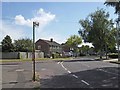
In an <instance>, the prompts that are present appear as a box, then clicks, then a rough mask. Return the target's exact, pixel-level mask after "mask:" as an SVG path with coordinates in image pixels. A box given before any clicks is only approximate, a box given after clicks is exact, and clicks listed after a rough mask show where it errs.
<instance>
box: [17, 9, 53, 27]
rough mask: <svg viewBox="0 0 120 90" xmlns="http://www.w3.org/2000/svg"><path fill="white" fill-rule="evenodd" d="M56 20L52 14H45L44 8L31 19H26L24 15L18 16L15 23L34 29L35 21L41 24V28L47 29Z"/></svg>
mask: <svg viewBox="0 0 120 90" xmlns="http://www.w3.org/2000/svg"><path fill="white" fill-rule="evenodd" d="M54 19H55V15H54V14H51V13H50V12H45V11H44V10H43V9H42V8H40V9H39V10H38V11H37V12H36V14H35V16H34V17H33V18H31V19H25V18H24V16H22V15H16V17H15V23H16V24H18V25H25V26H28V27H32V23H33V21H37V22H39V28H40V29H41V28H43V27H45V26H46V25H47V24H48V23H49V22H51V21H52V20H54Z"/></svg>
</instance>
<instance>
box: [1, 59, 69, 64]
mask: <svg viewBox="0 0 120 90" xmlns="http://www.w3.org/2000/svg"><path fill="white" fill-rule="evenodd" d="M70 59H71V58H54V59H52V58H37V59H35V60H36V61H42V60H70ZM25 61H32V59H0V63H2V62H25Z"/></svg>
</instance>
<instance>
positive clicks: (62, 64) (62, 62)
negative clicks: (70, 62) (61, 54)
mask: <svg viewBox="0 0 120 90" xmlns="http://www.w3.org/2000/svg"><path fill="white" fill-rule="evenodd" d="M60 64H61V66H62V67H63V68H64V69H65V70H67V68H65V67H64V66H63V62H61V63H60Z"/></svg>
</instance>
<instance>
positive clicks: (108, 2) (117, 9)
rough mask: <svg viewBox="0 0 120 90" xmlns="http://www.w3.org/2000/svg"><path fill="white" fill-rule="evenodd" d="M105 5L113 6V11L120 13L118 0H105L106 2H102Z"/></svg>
mask: <svg viewBox="0 0 120 90" xmlns="http://www.w3.org/2000/svg"><path fill="white" fill-rule="evenodd" d="M104 4H105V5H106V6H112V7H114V8H115V13H116V14H118V13H120V0H114V2H113V1H111V0H106V2H105V3H104Z"/></svg>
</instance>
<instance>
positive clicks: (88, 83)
mask: <svg viewBox="0 0 120 90" xmlns="http://www.w3.org/2000/svg"><path fill="white" fill-rule="evenodd" d="M81 82H83V83H85V84H86V85H90V84H89V83H87V82H86V81H84V80H81Z"/></svg>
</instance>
